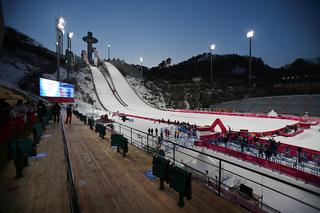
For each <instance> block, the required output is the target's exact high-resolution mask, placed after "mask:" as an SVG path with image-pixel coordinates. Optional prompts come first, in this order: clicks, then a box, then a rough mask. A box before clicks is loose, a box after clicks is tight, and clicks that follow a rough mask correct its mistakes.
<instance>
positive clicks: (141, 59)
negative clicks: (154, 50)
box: [140, 57, 143, 78]
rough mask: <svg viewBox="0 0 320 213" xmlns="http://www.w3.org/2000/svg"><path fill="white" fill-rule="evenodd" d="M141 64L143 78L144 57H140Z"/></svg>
mask: <svg viewBox="0 0 320 213" xmlns="http://www.w3.org/2000/svg"><path fill="white" fill-rule="evenodd" d="M140 62H141V78H143V71H142V69H143V58H142V57H140Z"/></svg>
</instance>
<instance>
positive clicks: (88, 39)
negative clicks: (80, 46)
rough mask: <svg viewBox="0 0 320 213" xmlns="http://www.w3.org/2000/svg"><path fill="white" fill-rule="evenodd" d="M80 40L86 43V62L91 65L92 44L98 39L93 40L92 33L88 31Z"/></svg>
mask: <svg viewBox="0 0 320 213" xmlns="http://www.w3.org/2000/svg"><path fill="white" fill-rule="evenodd" d="M82 40H83V41H84V42H86V43H87V55H88V60H89V62H90V63H91V62H92V44H95V43H98V39H96V38H94V37H93V36H92V32H89V31H88V34H87V36H84V37H83V38H82Z"/></svg>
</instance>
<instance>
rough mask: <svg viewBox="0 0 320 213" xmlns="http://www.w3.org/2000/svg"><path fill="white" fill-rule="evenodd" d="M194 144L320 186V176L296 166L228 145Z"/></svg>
mask: <svg viewBox="0 0 320 213" xmlns="http://www.w3.org/2000/svg"><path fill="white" fill-rule="evenodd" d="M194 144H195V145H196V146H201V147H207V148H208V149H211V150H215V151H217V152H222V153H224V154H227V155H230V156H233V157H236V158H239V159H242V160H245V161H248V162H250V163H253V164H258V165H261V166H263V167H266V168H269V169H272V170H276V171H278V172H280V173H284V174H286V175H290V176H292V177H295V178H298V179H301V180H304V181H305V182H309V183H312V184H314V185H316V186H320V177H319V176H316V175H313V174H310V173H307V172H304V171H301V170H298V169H296V168H292V167H288V166H285V165H282V164H278V163H276V162H273V161H269V160H266V159H263V158H260V157H257V156H253V155H248V154H246V153H243V152H238V151H235V150H232V149H229V148H226V147H222V146H218V145H215V144H208V143H205V142H201V141H196V142H195V143H194Z"/></svg>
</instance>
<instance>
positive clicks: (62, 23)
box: [57, 17, 66, 31]
mask: <svg viewBox="0 0 320 213" xmlns="http://www.w3.org/2000/svg"><path fill="white" fill-rule="evenodd" d="M65 25H66V21H65V20H64V18H62V17H60V18H59V20H58V23H57V29H58V30H59V31H63V30H64V26H65Z"/></svg>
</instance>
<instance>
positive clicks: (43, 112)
mask: <svg viewBox="0 0 320 213" xmlns="http://www.w3.org/2000/svg"><path fill="white" fill-rule="evenodd" d="M37 114H38V118H39V120H40V123H41V124H42V127H43V129H44V130H45V129H46V119H47V118H46V116H47V107H46V106H45V105H44V103H43V101H41V100H40V101H39V103H38V104H37Z"/></svg>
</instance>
